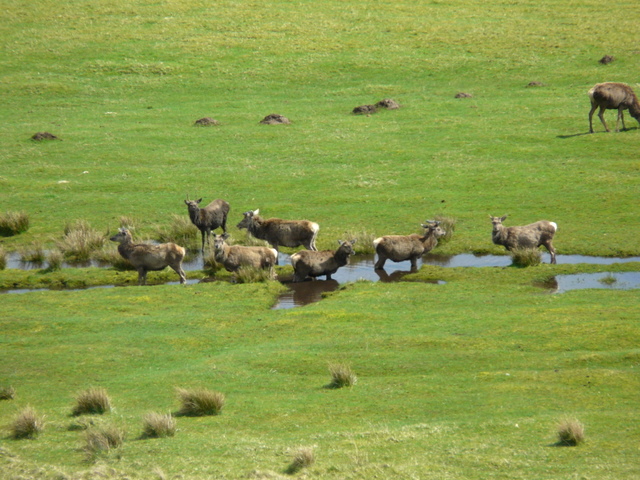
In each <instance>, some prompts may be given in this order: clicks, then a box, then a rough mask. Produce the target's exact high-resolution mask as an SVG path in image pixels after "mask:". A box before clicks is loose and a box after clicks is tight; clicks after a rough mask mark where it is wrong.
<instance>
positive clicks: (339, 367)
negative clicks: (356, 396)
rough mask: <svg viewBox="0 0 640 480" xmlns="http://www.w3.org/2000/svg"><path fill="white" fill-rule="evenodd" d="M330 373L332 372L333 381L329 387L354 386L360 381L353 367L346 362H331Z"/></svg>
mask: <svg viewBox="0 0 640 480" xmlns="http://www.w3.org/2000/svg"><path fill="white" fill-rule="evenodd" d="M329 373H330V374H331V382H330V383H329V384H328V385H327V388H343V387H352V386H353V385H355V384H356V383H357V382H358V377H357V376H356V375H355V373H353V371H352V370H351V367H350V366H349V365H345V364H344V363H332V364H329Z"/></svg>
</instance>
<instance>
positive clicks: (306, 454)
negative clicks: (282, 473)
mask: <svg viewBox="0 0 640 480" xmlns="http://www.w3.org/2000/svg"><path fill="white" fill-rule="evenodd" d="M315 461H316V453H315V449H314V448H313V447H300V448H298V449H297V450H296V451H295V452H293V459H292V460H291V463H290V464H289V467H288V468H287V470H286V472H287V473H288V474H290V475H292V474H294V473H297V472H299V471H300V470H302V469H303V468H309V467H310V466H311V465H313V464H314V463H315Z"/></svg>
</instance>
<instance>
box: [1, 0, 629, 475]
mask: <svg viewBox="0 0 640 480" xmlns="http://www.w3.org/2000/svg"><path fill="white" fill-rule="evenodd" d="M612 10H614V11H615V16H616V25H615V28H613V27H612V28H603V27H602V19H603V18H608V17H609V16H610V15H611V12H612ZM639 21H640V12H639V11H638V9H637V5H636V3H635V2H630V1H627V2H622V3H620V2H618V3H617V4H616V5H615V6H614V7H611V6H610V5H608V4H604V3H602V2H598V1H595V0H585V1H581V2H578V3H576V2H569V3H567V2H559V1H555V0H542V1H537V2H533V1H525V2H516V3H514V2H506V1H499V2H494V3H490V4H489V3H487V2H480V1H478V0H456V1H453V2H443V1H438V0H435V1H431V2H409V1H407V0H401V1H397V2H386V3H384V2H375V1H373V0H365V1H362V2H338V1H335V0H319V1H314V2H311V1H302V2H288V1H283V0H280V1H268V2H262V3H259V2H257V3H256V2H246V1H238V2H230V1H223V2H213V3H212V2H209V3H206V2H194V1H184V2H164V3H162V4H160V3H150V2H142V1H139V0H135V1H133V2H122V1H117V0H116V1H115V2H106V1H104V0H97V1H94V2H80V1H77V0H72V1H69V2H65V3H64V4H60V3H54V2H51V1H50V0H44V1H41V2H37V3H36V4H33V3H27V2H24V1H22V0H12V1H10V2H8V4H6V5H3V9H2V11H0V39H2V40H1V41H2V47H3V48H2V50H0V51H1V52H2V53H0V95H2V98H3V107H4V108H2V109H0V200H1V201H2V211H3V212H24V214H25V215H26V216H27V218H28V219H29V228H28V230H26V231H23V232H21V233H20V234H18V235H12V236H7V237H0V247H1V249H2V250H4V251H6V252H12V251H26V250H28V249H29V248H30V246H32V245H34V246H35V245H37V246H42V247H43V248H44V249H46V250H50V249H51V248H53V247H55V246H56V245H58V244H60V242H63V241H64V240H65V238H64V231H65V226H66V225H74V224H77V222H79V221H82V222H87V224H88V225H91V227H92V228H93V229H95V231H97V232H99V233H100V234H102V233H104V232H108V231H111V232H113V231H115V230H116V229H117V228H118V227H119V226H121V225H122V224H123V223H126V224H127V226H130V227H131V226H132V225H130V224H131V223H134V224H135V229H136V238H140V239H155V240H160V238H158V237H161V236H162V235H164V234H168V233H171V232H173V231H174V230H176V229H177V227H178V226H179V225H178V223H179V222H178V221H177V220H176V217H182V219H183V220H185V221H184V222H182V224H185V225H186V226H187V227H188V223H187V222H186V221H187V220H188V217H187V212H186V208H185V207H184V202H183V200H184V198H186V197H187V196H189V197H191V198H194V197H196V198H199V197H203V198H204V201H210V200H212V199H214V198H224V199H225V200H227V201H228V202H229V203H230V204H231V213H230V217H229V220H228V226H229V231H230V233H231V235H232V237H233V239H234V240H236V241H241V240H242V239H243V238H244V237H245V235H244V232H240V231H238V230H237V229H236V228H235V225H236V224H237V222H239V221H240V220H241V218H242V212H244V211H246V210H249V209H257V208H260V211H261V214H263V215H265V216H267V217H271V216H273V217H281V218H291V219H301V218H307V219H310V220H313V221H316V222H318V223H319V224H320V227H321V228H320V234H319V237H318V248H320V249H328V248H334V245H335V243H336V240H338V239H342V240H345V239H347V238H346V236H348V235H350V234H358V232H361V236H362V237H366V238H367V239H369V240H368V241H370V239H372V238H375V237H377V236H381V235H385V234H403V233H413V232H416V231H419V230H420V228H419V227H420V223H421V222H424V221H425V220H426V219H434V218H436V217H437V218H443V219H450V220H452V221H454V222H455V223H454V225H455V232H454V234H453V235H452V237H451V238H450V239H449V240H448V241H447V242H446V243H445V242H443V244H442V245H440V246H439V247H438V250H437V251H438V252H440V253H444V254H455V253H461V252H487V253H500V254H505V251H504V249H503V248H502V247H498V246H494V245H493V244H492V243H491V224H490V222H489V220H488V218H487V215H489V214H490V215H504V214H509V220H508V226H510V225H522V224H526V223H530V222H533V221H536V220H540V219H548V220H552V221H554V222H556V223H557V224H558V227H559V229H558V233H557V235H556V237H555V240H554V245H555V246H556V248H557V249H558V255H559V258H560V259H561V257H562V255H565V254H587V255H607V256H618V255H640V246H639V244H638V241H637V239H638V238H639V237H640V224H639V223H638V221H637V219H638V218H640V205H639V204H638V202H637V191H638V184H639V179H640V178H639V172H640V160H639V159H638V156H637V154H636V153H635V152H636V151H637V145H638V139H639V138H640V129H639V128H638V123H637V122H636V121H635V120H633V119H632V118H629V116H628V115H627V117H628V119H627V125H628V126H630V127H631V129H630V130H629V131H626V132H621V133H618V134H615V133H611V134H605V133H603V131H602V128H601V126H600V125H595V126H596V133H595V134H593V135H585V133H586V132H587V131H588V118H587V114H588V110H589V102H588V99H587V95H586V92H587V91H588V89H589V88H590V87H591V86H593V85H594V84H595V83H598V82H602V81H621V82H625V83H629V84H630V85H631V86H632V87H633V88H635V89H636V92H638V93H640V84H638V83H637V82H638V79H637V78H636V73H637V72H638V71H639V67H640V55H638V51H637V50H638V47H637V45H638V44H640V32H638V29H637V25H638V23H639ZM605 54H609V55H613V56H614V57H615V58H616V60H615V61H614V62H612V63H610V64H609V65H602V64H600V63H599V62H598V60H599V59H600V58H601V57H602V56H603V55H605ZM532 81H538V82H542V83H543V84H544V86H541V87H537V88H527V85H528V84H529V82H532ZM458 92H467V93H470V94H472V98H464V99H456V98H454V95H455V94H456V93H458ZM384 98H392V99H394V100H396V101H398V103H400V105H401V106H402V108H400V109H398V110H389V111H387V110H380V111H379V112H378V113H376V114H375V115H371V116H369V117H367V116H362V115H353V114H352V113H351V112H352V110H353V108H354V107H356V106H359V105H363V104H375V103H376V102H378V101H380V100H382V99H384ZM271 113H276V114H281V115H284V116H286V117H287V118H289V119H290V120H291V124H290V125H260V124H259V122H260V120H261V119H263V118H264V117H265V116H266V115H268V114H271ZM206 116H210V117H212V118H215V119H216V120H218V121H219V122H220V125H219V126H216V127H215V128H197V127H194V122H195V121H196V120H197V119H199V118H203V117H206ZM607 118H608V120H609V122H610V123H611V122H612V121H613V120H614V113H613V112H608V114H607ZM43 131H47V132H50V133H52V134H54V135H56V136H57V137H59V139H60V140H61V141H50V142H46V141H42V142H36V141H33V140H31V136H32V135H33V134H34V133H36V132H43ZM190 231H191V233H189V231H188V230H187V231H186V236H187V237H188V236H189V235H191V236H192V238H191V239H189V238H186V237H184V240H180V241H183V242H185V243H186V242H188V241H191V242H193V244H195V245H199V238H198V237H199V232H197V231H196V230H194V229H191V230H190ZM167 232H168V233H167ZM173 233H175V232H173ZM105 235H106V234H105ZM361 243H362V242H361V240H360V239H359V240H358V243H357V244H356V246H358V247H359V248H363V249H364V248H365V246H364V245H362V246H361V247H360V246H359V244H361ZM105 248H106V249H107V250H109V251H110V252H111V253H113V252H112V250H113V247H112V246H110V249H109V247H105ZM107 254H108V252H107V253H106V254H104V255H107ZM92 255H98V256H99V255H100V254H99V253H95V252H94V253H92ZM622 270H638V266H637V264H629V265H626V266H614V267H606V268H605V267H592V266H586V265H578V266H568V265H555V266H551V265H540V266H536V267H530V268H526V269H518V268H505V269H491V268H487V269H439V268H436V267H425V268H423V269H422V270H421V271H420V272H419V273H418V274H416V275H415V276H413V277H412V278H413V279H415V280H429V279H438V280H444V281H445V282H446V284H444V285H433V284H426V283H419V282H403V283H400V284H382V283H380V284H369V283H366V282H357V283H356V284H354V285H350V286H348V287H346V288H343V289H341V290H340V291H339V292H337V293H335V294H332V295H329V296H328V298H326V299H324V300H322V301H321V302H319V303H317V304H314V305H312V306H309V307H304V308H300V309H294V310H291V311H271V310H269V307H270V306H271V305H272V304H273V303H274V301H275V298H276V296H277V295H278V293H279V292H280V291H281V287H279V286H278V284H277V283H276V282H266V283H264V284H239V285H232V284H228V283H226V282H219V283H208V284H199V285H190V286H188V287H185V288H182V287H178V286H160V285H153V286H149V287H144V288H137V287H131V288H129V287H127V288H112V289H97V290H86V291H80V292H68V291H54V292H38V293H32V294H29V295H28V297H25V296H19V295H7V296H3V297H2V298H1V300H2V311H3V314H2V316H0V332H2V333H1V334H0V384H2V385H11V386H12V387H13V388H15V390H16V392H18V394H17V395H16V398H15V399H13V400H11V401H3V402H0V425H3V426H4V425H8V424H10V422H11V419H12V418H14V417H15V415H16V413H18V412H19V411H20V410H21V409H23V408H24V407H26V406H32V407H33V409H34V410H35V411H37V412H38V414H40V415H44V416H45V417H46V421H47V428H46V430H44V431H43V432H42V433H41V434H40V435H38V437H37V438H36V439H34V440H29V441H20V442H17V441H14V440H11V439H10V438H9V437H8V434H7V435H4V436H0V467H2V468H1V470H2V471H3V472H5V471H7V472H9V473H7V475H10V476H13V477H16V478H18V477H26V478H29V477H31V478H33V477H37V478H45V479H47V478H63V477H65V478H73V479H75V478H86V477H90V476H92V475H93V476H106V477H107V478H108V477H112V478H117V477H125V476H126V477H127V478H150V477H153V476H156V477H158V476H159V477H163V478H164V477H166V478H177V477H179V476H182V477H184V478H194V479H196V480H197V479H201V478H202V479H204V478H247V477H251V476H253V477H254V478H278V477H279V476H281V475H282V476H284V475H286V471H287V468H288V466H289V464H290V463H291V458H290V455H289V452H291V449H292V448H294V447H295V446H296V445H308V446H310V447H308V448H313V452H314V458H315V462H314V463H313V464H312V465H309V466H308V467H306V468H305V469H304V472H303V473H302V474H303V475H305V476H306V478H323V479H327V478H336V479H338V478H339V479H360V478H367V479H369V478H374V477H378V478H424V479H429V478H434V479H435V478H438V479H465V480H467V479H471V480H473V479H481V478H482V479H484V478H495V479H520V478H521V479H531V478H536V479H543V480H544V479H557V478H574V477H575V478H582V477H584V478H598V479H616V480H618V479H621V478H634V477H637V476H640V471H639V470H638V467H637V461H636V459H637V451H636V450H637V449H635V445H637V443H638V440H639V434H638V431H637V429H636V428H634V426H633V424H632V423H629V419H630V418H634V415H635V414H636V411H637V391H638V387H639V385H638V377H637V373H636V371H637V368H638V365H639V360H640V353H639V351H638V347H637V345H638V340H639V339H638V336H639V334H640V332H639V330H638V327H637V318H638V313H639V312H638V307H637V305H638V301H637V291H600V290H593V291H576V292H569V293H566V294H561V295H549V294H547V293H544V292H543V291H542V290H539V289H537V288H535V287H533V286H532V284H533V283H534V282H539V281H543V280H545V279H547V278H550V277H553V276H554V275H557V274H560V273H578V272H591V271H593V272H595V271H598V272H605V271H614V272H615V271H622ZM216 275H220V276H223V277H224V276H225V272H218V273H217V274H216ZM189 276H190V278H198V277H200V276H203V273H202V272H191V273H190V274H189ZM136 278H137V275H136V273H135V272H131V271H124V272H122V271H116V270H114V269H108V270H99V269H95V268H86V269H84V268H83V269H61V270H58V271H50V270H46V269H45V268H44V267H43V269H41V270H33V271H17V270H12V269H9V270H2V271H1V272H0V288H2V289H6V288H21V287H26V286H28V287H36V286H39V287H45V288H46V287H53V288H82V287H88V286H95V285H101V284H116V285H135V283H136ZM174 280H175V274H174V273H173V272H160V273H152V274H150V283H160V282H164V281H174ZM328 364H346V365H350V366H351V367H352V368H353V371H354V372H357V376H358V383H357V385H356V386H355V387H354V388H346V389H326V388H323V387H324V386H325V385H326V384H327V371H326V368H327V365H328ZM92 386H100V387H102V388H105V389H106V390H107V391H108V392H109V396H110V397H111V398H112V400H113V404H114V411H112V412H111V413H110V414H109V415H108V416H109V417H113V418H110V419H109V420H111V421H113V422H115V424H116V425H118V428H120V426H121V425H122V427H123V428H124V430H126V431H127V432H128V433H129V435H128V436H127V439H125V440H124V442H123V444H122V446H120V447H118V448H116V449H115V450H116V452H112V453H113V454H109V455H104V456H103V455H99V456H98V462H97V463H95V464H92V463H87V458H86V456H85V455H83V453H82V451H81V450H82V448H83V437H82V432H78V431H77V429H76V428H72V427H73V425H74V420H73V419H72V418H70V416H69V412H70V411H71V408H72V406H73V398H74V394H75V393H77V392H79V391H83V390H85V389H87V388H89V387H92ZM178 387H179V388H184V389H195V390H199V389H211V390H214V391H220V392H224V395H225V399H226V403H225V407H224V414H222V415H219V416H211V417H180V418H178V419H177V421H176V422H177V433H176V435H175V437H169V438H161V439H147V440H144V441H140V440H136V438H138V437H139V434H141V432H140V430H141V429H142V427H141V425H140V419H141V418H143V416H144V415H145V414H146V413H148V412H150V411H151V412H169V411H174V410H175V408H176V405H175V403H176V400H175V389H176V388H178ZM603 404H604V405H606V408H603V407H602V405H603ZM562 418H575V419H579V421H580V422H581V423H582V424H583V425H584V427H585V431H586V432H588V437H587V438H586V441H585V442H584V443H582V444H580V445H579V446H577V447H576V448H556V447H554V446H553V445H554V443H555V442H556V441H557V430H556V429H557V425H558V422H559V421H560V420H561V419H562ZM124 430H123V431H124ZM311 446H313V447H311ZM160 472H161V473H160Z"/></svg>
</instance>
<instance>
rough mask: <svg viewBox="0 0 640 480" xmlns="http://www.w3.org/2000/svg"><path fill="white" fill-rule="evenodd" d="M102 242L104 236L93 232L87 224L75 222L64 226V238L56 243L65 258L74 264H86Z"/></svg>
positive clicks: (85, 222)
mask: <svg viewBox="0 0 640 480" xmlns="http://www.w3.org/2000/svg"><path fill="white" fill-rule="evenodd" d="M104 242H105V236H104V235H103V234H101V233H99V232H98V231H97V230H94V229H93V228H92V227H91V225H90V224H89V222H87V221H85V220H77V221H76V222H74V223H68V224H67V225H65V228H64V236H63V237H62V240H59V241H58V242H57V243H58V248H59V249H60V251H61V252H62V254H63V255H64V257H65V258H67V259H69V260H71V261H74V262H87V261H89V260H90V259H91V255H92V253H93V252H95V251H96V250H99V249H101V248H102V247H103V245H104Z"/></svg>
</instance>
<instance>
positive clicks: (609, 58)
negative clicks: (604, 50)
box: [598, 55, 615, 65]
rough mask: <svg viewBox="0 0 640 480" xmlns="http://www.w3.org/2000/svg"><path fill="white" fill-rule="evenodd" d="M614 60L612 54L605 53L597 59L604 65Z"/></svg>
mask: <svg viewBox="0 0 640 480" xmlns="http://www.w3.org/2000/svg"><path fill="white" fill-rule="evenodd" d="M614 60H615V57H613V56H612V55H605V56H604V57H602V58H601V59H600V60H598V61H599V62H600V63H601V64H603V65H606V64H608V63H611V62H613V61H614Z"/></svg>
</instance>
